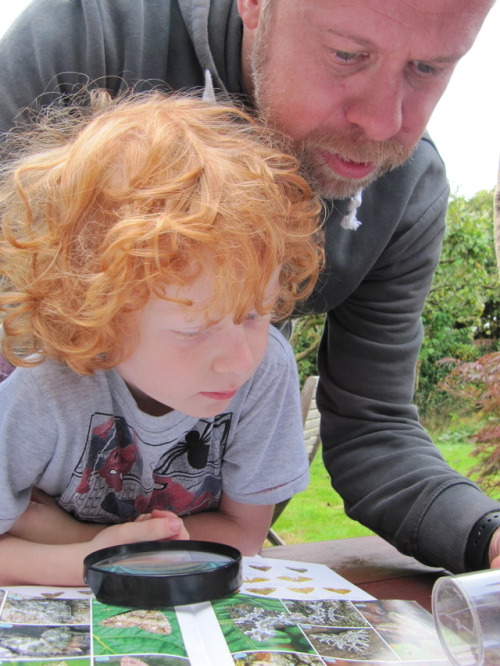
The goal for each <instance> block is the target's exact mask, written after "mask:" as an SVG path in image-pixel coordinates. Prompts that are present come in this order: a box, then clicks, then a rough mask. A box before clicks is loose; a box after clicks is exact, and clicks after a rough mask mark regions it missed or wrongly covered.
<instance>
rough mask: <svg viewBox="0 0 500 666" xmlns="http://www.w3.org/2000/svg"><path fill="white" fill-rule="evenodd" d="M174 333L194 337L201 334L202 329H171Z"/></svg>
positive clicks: (184, 336) (182, 336)
mask: <svg viewBox="0 0 500 666" xmlns="http://www.w3.org/2000/svg"><path fill="white" fill-rule="evenodd" d="M172 332H173V333H175V335H178V336H179V337H180V338H196V337H197V336H198V335H201V333H202V331H201V330H200V329H198V330H194V331H172Z"/></svg>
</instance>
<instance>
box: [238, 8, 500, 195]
mask: <svg viewBox="0 0 500 666" xmlns="http://www.w3.org/2000/svg"><path fill="white" fill-rule="evenodd" d="M261 4H262V0H239V8H240V13H241V16H242V19H243V22H244V41H243V68H244V78H245V81H246V84H247V86H248V87H249V88H250V89H251V90H252V92H253V96H254V100H255V104H256V106H257V108H258V110H259V111H260V113H261V114H262V116H263V117H265V118H266V119H267V120H268V121H269V122H270V123H271V124H272V125H274V126H275V127H277V128H278V129H280V130H282V131H283V132H285V133H286V134H288V135H289V136H290V137H291V139H292V141H293V143H294V147H295V151H296V153H297V155H298V156H299V158H300V159H301V161H302V164H303V167H304V170H305V171H306V174H307V176H308V178H309V180H310V182H311V184H312V185H313V187H315V189H316V191H318V192H319V193H320V194H322V195H323V196H326V197H332V198H345V197H348V196H351V195H352V194H354V193H355V192H356V191H357V190H359V189H360V188H362V187H365V186H366V185H367V184H369V183H370V182H372V181H373V180H375V179H376V178H377V177H378V176H379V175H381V174H382V173H384V172H386V171H388V170H390V169H392V168H395V167H396V166H398V165H400V164H402V163H403V162H404V161H405V160H406V159H407V158H408V157H409V156H410V155H411V153H412V152H413V150H414V148H415V145H416V143H417V142H418V140H419V138H420V137H421V135H422V133H423V132H424V130H425V127H426V125H427V122H428V120H429V117H430V115H431V113H432V111H433V109H434V107H435V106H436V104H437V102H438V100H439V98H440V97H441V95H442V93H443V91H444V90H445V88H446V85H447V84H448V81H449V79H450V77H451V74H452V72H453V69H454V67H455V65H456V63H457V62H458V60H459V59H460V58H461V57H462V56H463V55H464V54H465V53H466V52H467V51H468V50H469V48H470V47H471V46H472V43H473V41H474V39H475V37H476V35H477V32H478V31H479V28H480V26H481V24H482V21H483V19H484V17H485V16H486V14H487V12H488V9H489V8H490V7H491V4H492V2H491V0H307V2H304V0H271V3H270V5H269V7H268V8H266V9H265V10H263V9H262V6H261ZM464 94H466V92H465V91H464ZM457 131H459V129H458V130H457ZM457 140H458V137H457Z"/></svg>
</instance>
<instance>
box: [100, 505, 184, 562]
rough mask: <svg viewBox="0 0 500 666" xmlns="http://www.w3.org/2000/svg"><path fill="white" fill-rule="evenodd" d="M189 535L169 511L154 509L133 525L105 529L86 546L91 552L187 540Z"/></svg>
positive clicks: (124, 524) (111, 526) (125, 524)
mask: <svg viewBox="0 0 500 666" xmlns="http://www.w3.org/2000/svg"><path fill="white" fill-rule="evenodd" d="M189 538H190V537H189V533H188V531H187V530H186V528H185V527H184V523H183V521H182V519H181V518H179V517H178V516H176V515H175V513H172V512H171V511H160V510H159V509H154V510H153V511H152V512H151V513H150V514H144V515H142V516H139V517H138V518H136V520H135V521H134V522H133V523H121V524H119V525H110V526H108V527H105V528H104V529H103V530H102V531H101V532H99V534H97V535H96V536H95V537H94V538H93V539H92V540H91V541H90V542H89V543H88V545H89V546H90V547H91V549H90V550H89V551H88V552H89V553H90V552H91V551H92V550H99V549H100V548H108V547H110V546H119V545H120V544H124V543H137V542H139V541H165V540H167V539H168V540H173V541H178V540H180V539H186V540H188V539H189Z"/></svg>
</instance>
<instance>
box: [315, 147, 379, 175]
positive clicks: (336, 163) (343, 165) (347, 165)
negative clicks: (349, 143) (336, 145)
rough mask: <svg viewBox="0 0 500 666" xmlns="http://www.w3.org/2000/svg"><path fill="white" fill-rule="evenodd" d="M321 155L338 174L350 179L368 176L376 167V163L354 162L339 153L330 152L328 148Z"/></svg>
mask: <svg viewBox="0 0 500 666" xmlns="http://www.w3.org/2000/svg"><path fill="white" fill-rule="evenodd" d="M321 156H322V157H323V159H324V160H325V162H326V163H327V165H328V166H329V167H330V169H331V170H332V171H334V172H335V173H336V174H337V175H338V176H341V177H342V178H348V179H350V180H353V179H359V178H366V177H367V176H369V175H370V174H371V173H372V171H373V170H374V169H375V167H376V165H375V164H373V162H354V161H352V160H348V159H345V158H343V157H340V155H337V154H336V153H330V152H328V151H326V150H322V151H321Z"/></svg>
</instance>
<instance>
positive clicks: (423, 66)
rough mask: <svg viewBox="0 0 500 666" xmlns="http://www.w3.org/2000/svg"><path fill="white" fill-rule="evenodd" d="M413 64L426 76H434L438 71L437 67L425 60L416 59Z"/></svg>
mask: <svg viewBox="0 0 500 666" xmlns="http://www.w3.org/2000/svg"><path fill="white" fill-rule="evenodd" d="M413 66H414V67H415V69H416V70H417V72H418V73H419V74H423V75H424V76H432V75H433V74H436V73H437V72H438V69H437V67H433V66H432V65H428V64H427V63H425V62H420V61H419V60H415V61H414V62H413Z"/></svg>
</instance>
